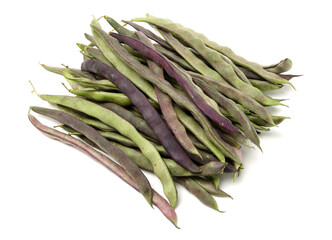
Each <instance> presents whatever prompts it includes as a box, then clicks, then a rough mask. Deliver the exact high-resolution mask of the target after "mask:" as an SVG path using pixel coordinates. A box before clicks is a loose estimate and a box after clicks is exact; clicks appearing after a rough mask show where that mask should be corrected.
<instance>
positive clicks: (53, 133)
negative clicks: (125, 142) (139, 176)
mask: <svg viewBox="0 0 332 240" xmlns="http://www.w3.org/2000/svg"><path fill="white" fill-rule="evenodd" d="M28 117H29V120H30V122H31V123H32V124H33V125H34V126H35V127H36V128H37V129H38V130H39V131H41V132H42V133H43V134H44V135H46V136H47V137H50V138H52V139H55V140H58V141H60V142H63V143H66V144H68V145H71V146H73V147H74V148H77V149H79V150H80V151H82V152H84V153H86V154H87V155H89V156H90V157H92V158H93V159H95V160H97V161H98V162H99V163H101V164H102V165H104V166H105V167H106V168H108V169H109V170H110V171H112V172H113V173H114V174H115V175H117V176H118V177H120V178H121V179H122V180H123V181H125V182H126V183H128V184H129V185H130V186H132V187H133V188H134V189H136V190H137V191H139V189H140V186H139V183H136V182H135V181H134V180H133V179H132V178H131V177H130V176H129V175H128V173H127V172H126V171H125V170H124V169H123V168H122V167H121V166H119V165H118V164H117V163H115V162H113V161H112V160H111V159H110V158H108V157H106V156H105V155H103V154H102V153H100V152H98V151H96V150H95V149H93V148H92V147H90V146H89V145H87V144H85V143H84V142H82V141H80V140H78V139H76V138H73V137H71V136H69V135H67V134H65V133H62V132H59V131H57V130H55V129H53V128H50V127H47V126H45V125H43V124H41V123H40V122H39V121H38V120H37V119H36V118H35V117H34V116H33V115H32V114H30V113H29V114H28ZM152 203H153V204H155V205H156V206H157V208H158V209H159V210H160V211H161V212H162V213H163V215H164V216H165V217H166V218H167V219H168V220H169V221H171V222H172V223H173V224H174V226H175V227H177V228H178V226H177V216H176V213H175V211H174V209H173V208H172V207H171V206H170V205H169V203H168V202H167V201H166V200H165V199H164V198H163V197H162V196H160V195H159V194H158V193H157V192H156V191H155V190H153V189H152Z"/></svg>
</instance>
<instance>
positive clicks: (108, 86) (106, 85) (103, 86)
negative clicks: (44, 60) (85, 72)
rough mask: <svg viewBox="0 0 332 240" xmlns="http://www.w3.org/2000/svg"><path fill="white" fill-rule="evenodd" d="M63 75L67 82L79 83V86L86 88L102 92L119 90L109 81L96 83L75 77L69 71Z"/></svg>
mask: <svg viewBox="0 0 332 240" xmlns="http://www.w3.org/2000/svg"><path fill="white" fill-rule="evenodd" d="M62 74H63V76H64V77H65V78H66V80H67V81H72V82H77V83H78V84H80V85H81V86H83V87H86V88H94V89H95V90H100V91H113V90H117V91H118V90H119V89H118V88H117V87H116V86H115V85H114V84H113V83H112V82H110V81H108V80H98V81H96V80H91V79H88V78H83V77H74V76H73V75H71V74H70V73H69V72H67V71H64V72H63V73H62Z"/></svg>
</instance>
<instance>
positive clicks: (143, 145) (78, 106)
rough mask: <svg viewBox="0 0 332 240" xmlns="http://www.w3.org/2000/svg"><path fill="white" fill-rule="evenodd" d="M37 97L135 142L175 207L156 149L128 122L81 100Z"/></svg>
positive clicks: (168, 178)
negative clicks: (115, 131)
mask: <svg viewBox="0 0 332 240" xmlns="http://www.w3.org/2000/svg"><path fill="white" fill-rule="evenodd" d="M89 61H94V60H89ZM39 97H40V98H41V99H43V100H45V101H48V102H50V103H54V104H60V105H64V106H66V107H69V108H73V109H75V110H77V111H80V112H83V113H85V114H87V115H90V116H93V117H95V118H97V119H99V120H100V121H102V122H104V123H106V124H107V125H109V126H111V127H113V128H115V129H116V130H117V131H118V132H119V133H121V134H122V135H123V136H125V137H128V138H129V139H131V140H132V141H133V142H135V143H136V144H137V146H138V147H139V148H140V149H141V151H142V153H143V154H144V156H145V157H146V158H147V159H149V161H151V163H152V164H153V166H154V169H153V170H154V173H155V174H156V176H157V177H158V178H159V179H160V181H161V183H162V184H163V189H164V192H165V195H166V196H167V198H168V199H169V201H170V203H171V205H172V206H175V205H176V202H177V192H176V188H175V185H174V182H173V180H172V179H171V176H170V174H169V172H168V169H167V167H166V165H165V163H164V161H163V160H162V159H161V157H160V155H159V153H158V151H157V150H156V148H155V147H154V146H153V145H152V144H151V143H150V142H149V141H148V140H146V139H145V138H144V137H143V136H142V135H141V134H139V132H138V131H137V130H136V128H135V127H134V126H133V125H131V124H130V123H129V122H128V121H126V120H125V119H123V118H121V117H120V116H118V115H117V114H115V113H113V112H112V111H110V110H108V109H106V108H103V107H101V106H99V105H97V104H95V103H92V102H90V101H88V100H85V99H82V98H77V97H71V96H57V95H39Z"/></svg>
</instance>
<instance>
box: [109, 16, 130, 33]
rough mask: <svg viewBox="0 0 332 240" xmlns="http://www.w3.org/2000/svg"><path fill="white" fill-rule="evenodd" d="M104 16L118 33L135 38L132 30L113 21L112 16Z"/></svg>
mask: <svg viewBox="0 0 332 240" xmlns="http://www.w3.org/2000/svg"><path fill="white" fill-rule="evenodd" d="M104 18H105V19H106V21H107V22H108V23H109V24H110V25H111V26H112V27H113V28H114V30H115V31H117V32H118V33H120V34H124V35H127V36H131V37H133V38H136V35H135V33H134V32H133V31H130V30H128V29H127V28H125V27H123V26H122V25H121V24H120V23H118V22H117V21H115V20H114V19H113V18H111V17H108V16H104Z"/></svg>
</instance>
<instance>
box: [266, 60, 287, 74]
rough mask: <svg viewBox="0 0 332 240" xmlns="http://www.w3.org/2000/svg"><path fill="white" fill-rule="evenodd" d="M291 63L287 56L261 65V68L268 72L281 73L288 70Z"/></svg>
mask: <svg viewBox="0 0 332 240" xmlns="http://www.w3.org/2000/svg"><path fill="white" fill-rule="evenodd" d="M292 65H293V63H292V60H290V59H289V58H285V59H283V60H281V61H280V62H279V63H276V64H271V65H269V66H263V68H264V69H265V70H266V71H268V72H272V73H283V72H287V71H289V70H290V69H291V68H292Z"/></svg>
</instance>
